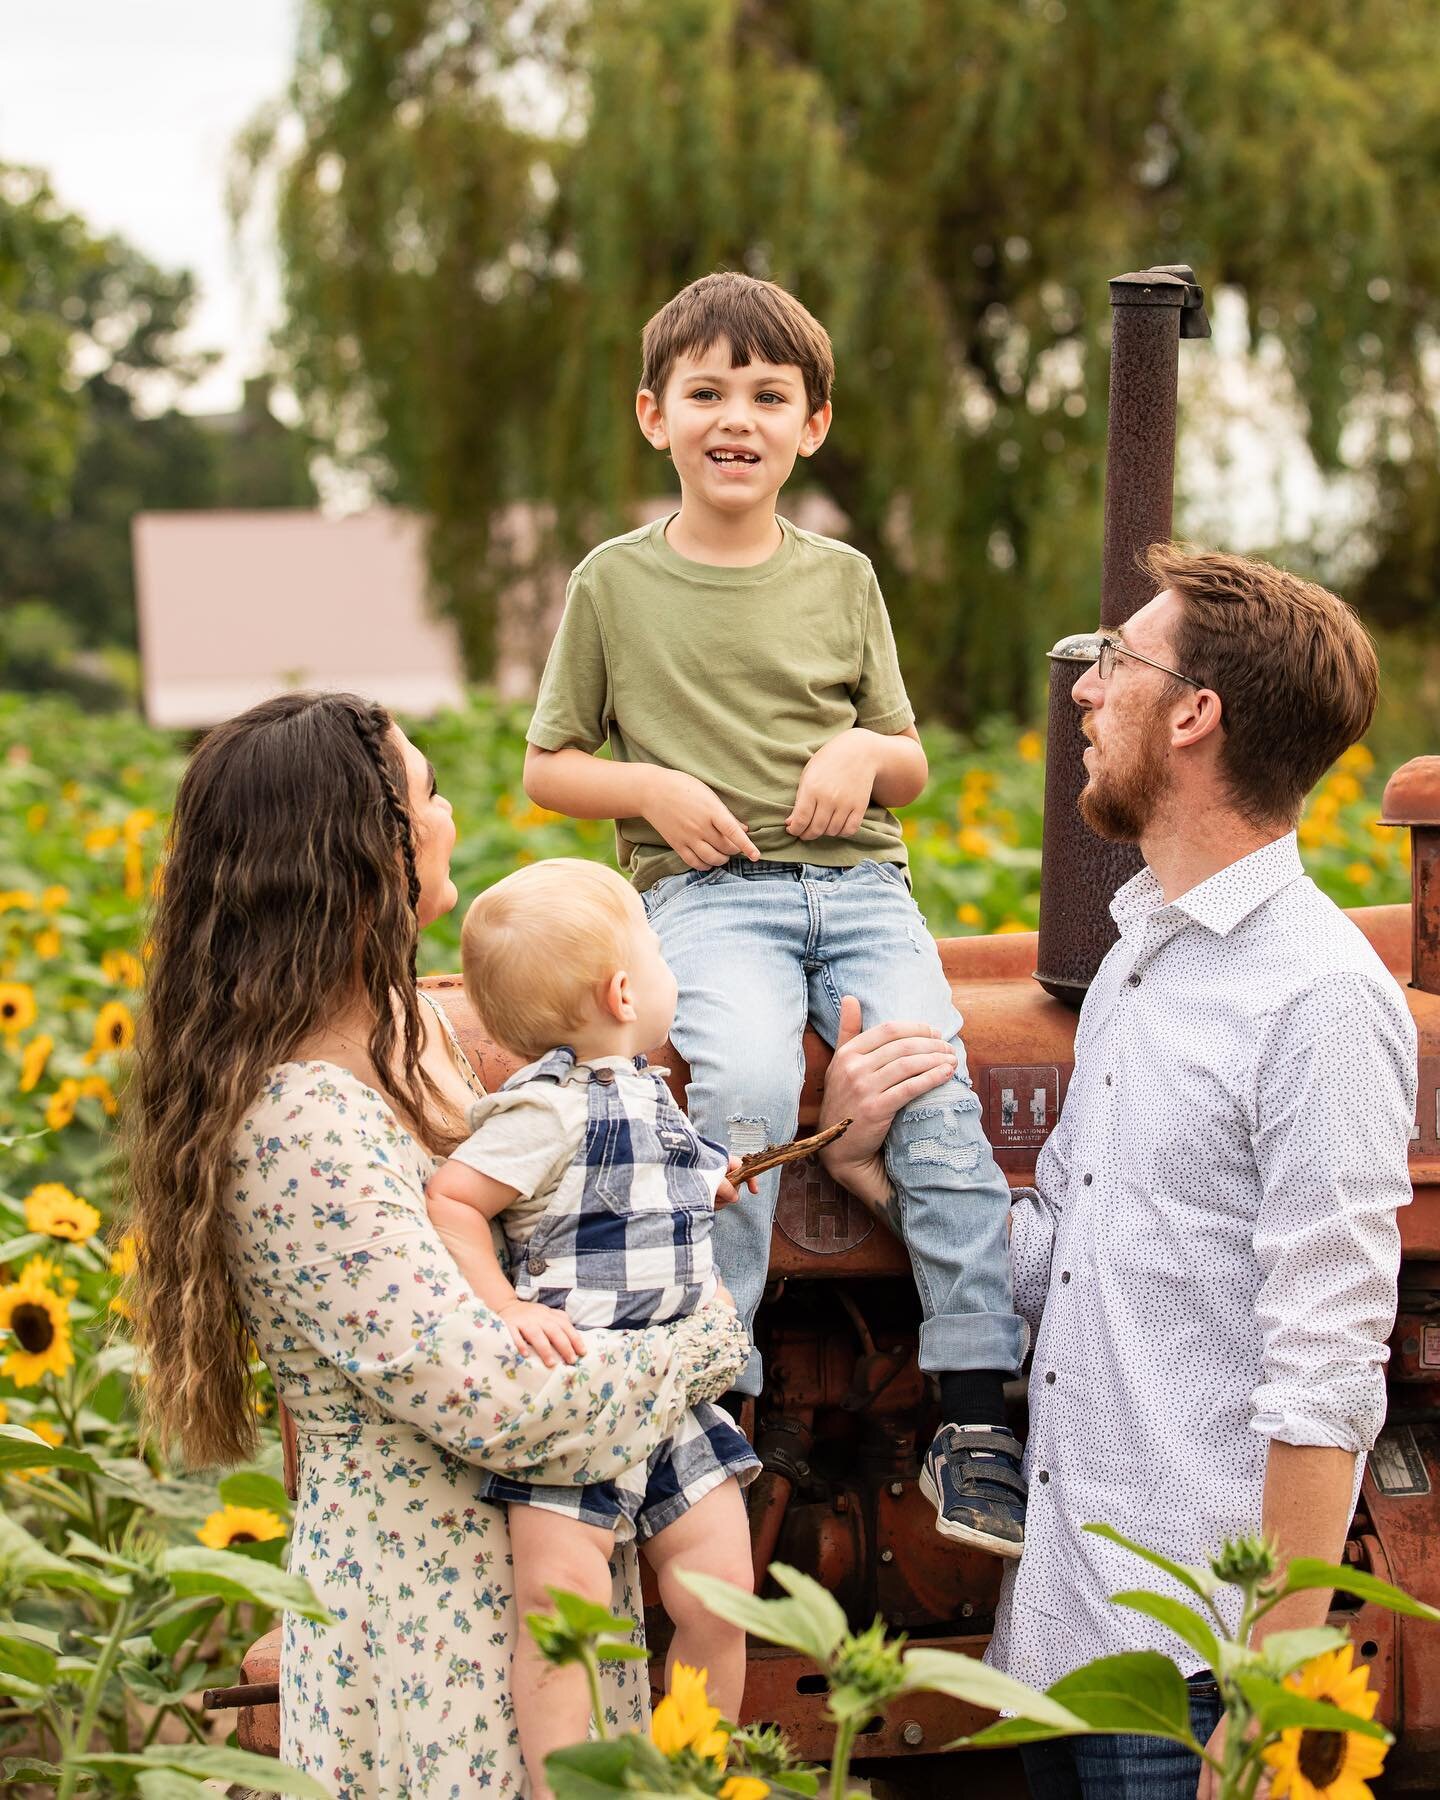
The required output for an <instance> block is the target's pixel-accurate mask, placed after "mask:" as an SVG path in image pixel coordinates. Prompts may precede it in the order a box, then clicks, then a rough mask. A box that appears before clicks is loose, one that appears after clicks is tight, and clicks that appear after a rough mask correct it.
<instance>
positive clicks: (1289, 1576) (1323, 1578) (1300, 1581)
mask: <svg viewBox="0 0 1440 1800" xmlns="http://www.w3.org/2000/svg"><path fill="white" fill-rule="evenodd" d="M1087 1529H1088V1528H1087ZM1307 1588H1334V1589H1336V1590H1337V1592H1339V1593H1342V1594H1353V1595H1354V1596H1355V1598H1356V1599H1357V1600H1372V1601H1374V1603H1375V1605H1376V1606H1384V1607H1386V1608H1388V1609H1389V1611H1391V1612H1398V1613H1406V1614H1408V1616H1409V1617H1410V1618H1412V1619H1440V1611H1437V1609H1436V1608H1435V1607H1433V1606H1426V1604H1425V1602H1424V1601H1423V1600H1416V1599H1414V1598H1412V1596H1411V1595H1409V1594H1407V1593H1404V1592H1402V1590H1401V1589H1400V1588H1397V1587H1392V1586H1391V1585H1390V1583H1389V1582H1388V1581H1381V1580H1380V1578H1379V1577H1378V1576H1376V1575H1367V1574H1366V1573H1365V1572H1364V1571H1363V1570H1362V1569H1347V1568H1345V1567H1344V1566H1343V1565H1341V1564H1340V1563H1327V1562H1318V1561H1317V1560H1316V1559H1315V1558H1314V1557H1313V1556H1297V1557H1294V1558H1292V1559H1291V1561H1290V1563H1289V1565H1288V1567H1287V1568H1286V1570H1285V1585H1284V1586H1283V1587H1282V1588H1281V1589H1280V1593H1281V1594H1298V1593H1302V1592H1303V1591H1304V1590H1305V1589H1307Z"/></svg>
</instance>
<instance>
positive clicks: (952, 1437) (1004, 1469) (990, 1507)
mask: <svg viewBox="0 0 1440 1800" xmlns="http://www.w3.org/2000/svg"><path fill="white" fill-rule="evenodd" d="M1021 1454H1022V1453H1021V1448H1020V1440H1019V1438H1017V1437H1016V1435H1015V1433H1014V1432H1013V1431H1006V1430H1005V1429H1003V1427H1002V1428H997V1427H995V1426H993V1425H942V1426H941V1427H940V1430H939V1432H938V1434H937V1435H936V1438H935V1442H934V1443H933V1444H932V1445H931V1446H930V1450H929V1454H928V1455H927V1456H926V1458H925V1465H924V1467H923V1468H922V1469H921V1471H920V1492H921V1493H922V1494H924V1496H925V1498H926V1499H927V1500H929V1501H930V1502H931V1503H932V1504H933V1505H934V1507H935V1529H936V1530H937V1531H938V1532H939V1533H940V1535H941V1537H946V1538H953V1539H954V1540H955V1541H956V1542H957V1543H960V1544H970V1545H973V1546H974V1548H975V1549H977V1550H988V1551H989V1552H990V1553H991V1555H992V1556H1008V1557H1017V1556H1019V1554H1020V1552H1021V1551H1022V1550H1023V1549H1024V1548H1025V1497H1026V1492H1027V1490H1026V1486H1025V1478H1024V1477H1023V1476H1022V1475H1021V1473H1020V1457H1021Z"/></svg>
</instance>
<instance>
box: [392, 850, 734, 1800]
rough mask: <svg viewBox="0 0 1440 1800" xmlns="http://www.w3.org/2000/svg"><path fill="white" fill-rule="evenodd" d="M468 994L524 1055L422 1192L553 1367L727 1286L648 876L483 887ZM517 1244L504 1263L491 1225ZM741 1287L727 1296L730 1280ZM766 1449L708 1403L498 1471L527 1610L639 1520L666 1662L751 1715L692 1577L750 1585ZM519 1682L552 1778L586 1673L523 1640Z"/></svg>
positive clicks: (604, 1600)
mask: <svg viewBox="0 0 1440 1800" xmlns="http://www.w3.org/2000/svg"><path fill="white" fill-rule="evenodd" d="M461 962H462V969H463V975H464V982H465V991H466V994H467V996H468V997H469V999H470V1001H471V1003H472V1005H473V1006H474V1007H475V1009H476V1011H477V1012H478V1013H479V1015H480V1017H481V1018H482V1019H483V1020H484V1022H485V1025H486V1028H487V1030H488V1031H489V1032H490V1034H491V1036H492V1037H494V1038H495V1040H496V1042H497V1043H500V1044H503V1045H504V1046H505V1047H506V1048H507V1049H509V1050H511V1051H513V1052H514V1053H515V1054H516V1055H519V1056H523V1057H525V1058H526V1061H527V1066H526V1067H525V1068H523V1069H522V1070H521V1071H520V1072H519V1073H518V1074H517V1075H516V1076H514V1077H513V1079H512V1080H510V1081H508V1082H507V1083H506V1084H505V1086H504V1087H503V1088H501V1089H500V1091H499V1092H498V1093H494V1094H489V1095H487V1096H486V1097H485V1098H484V1099H483V1100H480V1101H478V1102H477V1103H476V1105H475V1106H474V1108H473V1109H472V1113H471V1121H470V1123H471V1127H472V1135H471V1136H470V1137H469V1138H467V1139H466V1141H465V1142H464V1143H463V1144H461V1145H460V1146H459V1147H458V1148H457V1149H456V1150H455V1151H454V1152H453V1153H452V1155H451V1157H450V1159H449V1160H448V1161H447V1162H446V1163H444V1164H443V1165H442V1166H441V1168H440V1169H438V1170H437V1171H436V1173H435V1175H434V1177H433V1178H432V1180H431V1182H430V1185H429V1188H428V1189H427V1200H428V1205H429V1211H430V1217H431V1220H432V1222H433V1223H434V1225H435V1228H436V1230H437V1231H438V1232H439V1234H440V1236H441V1238H442V1239H443V1240H444V1242H445V1244H446V1245H447V1247H448V1248H449V1250H450V1253H451V1255H452V1256H453V1257H454V1258H455V1261H456V1264H457V1265H458V1267H459V1269H460V1272H461V1274H462V1275H463V1276H464V1277H465V1279H466V1280H467V1281H468V1282H469V1284H470V1286H471V1288H472V1289H473V1290H474V1292H475V1293H476V1294H477V1295H478V1296H479V1298H480V1299H482V1300H484V1301H485V1302H486V1304H487V1305H489V1306H491V1307H493V1308H494V1310H495V1311H496V1312H497V1313H498V1314H499V1315H500V1317H501V1318H502V1319H503V1320H504V1321H505V1323H506V1324H507V1325H508V1326H509V1328H510V1330H511V1333H512V1334H513V1336H514V1339H515V1342H516V1345H517V1346H518V1347H519V1348H520V1349H521V1350H522V1351H523V1352H526V1353H530V1352H533V1353H534V1354H536V1355H538V1356H539V1357H540V1358H541V1360H542V1361H543V1362H545V1363H546V1364H547V1366H553V1364H554V1362H555V1360H556V1359H557V1357H558V1358H560V1359H563V1360H564V1361H565V1362H574V1361H575V1360H576V1359H577V1358H578V1357H580V1356H581V1355H583V1353H584V1347H585V1345H584V1336H583V1332H584V1329H585V1327H586V1326H594V1327H599V1326H606V1327H617V1326H618V1327H624V1326H642V1325H651V1324H660V1323H663V1322H664V1321H666V1320H670V1319H675V1318H679V1317H682V1316H683V1315H685V1314H687V1313H689V1312H692V1311H693V1310H694V1309H695V1308H696V1307H698V1306H701V1305H703V1304H704V1303H705V1302H706V1301H708V1300H710V1299H711V1298H713V1297H714V1295H715V1294H716V1293H717V1291H722V1290H721V1289H720V1285H719V1282H718V1280H717V1277H716V1274H715V1269H714V1264H713V1259H712V1255H711V1226H712V1222H713V1219H714V1207H715V1203H716V1199H717V1196H718V1198H719V1199H720V1200H721V1201H731V1200H733V1199H734V1198H735V1193H734V1189H733V1188H732V1187H731V1185H730V1183H729V1180H728V1178H727V1175H728V1169H729V1167H730V1165H731V1161H732V1159H731V1158H730V1157H729V1156H728V1155H727V1153H726V1151H725V1150H723V1149H722V1148H721V1147H720V1146H719V1145H718V1144H714V1143H711V1142H709V1141H708V1140H707V1139H705V1138H702V1137H701V1136H700V1135H699V1134H698V1133H697V1132H696V1131H695V1130H694V1129H693V1128H692V1126H691V1124H690V1122H689V1120H688V1119H687V1118H686V1117H685V1115H684V1113H682V1112H681V1111H680V1109H679V1108H678V1107H677V1106H676V1105H675V1102H674V1101H673V1100H672V1099H671V1097H670V1093H669V1090H668V1089H667V1088H666V1086H665V1083H664V1080H663V1079H662V1076H663V1074H664V1071H663V1070H654V1069H650V1068H648V1067H647V1065H646V1061H645V1057H644V1055H643V1054H640V1053H641V1052H643V1051H645V1050H646V1049H649V1048H652V1047H653V1046H654V1045H656V1044H659V1043H662V1042H663V1041H664V1039H665V1037H666V1036H667V1034H668V1032H669V1030H670V1026H671V1023H672V1020H673V1018H674V1013H675V991H676V989H675V978H674V976H673V975H672V974H671V973H670V970H669V969H668V967H667V966H666V963H665V959H664V957H663V956H662V955H661V952H660V945H659V942H658V940H657V939H656V936H655V933H654V932H653V931H652V930H651V928H650V925H649V923H648V921H647V920H646V917H645V909H644V907H643V906H642V904H641V902H640V897H639V895H638V894H636V892H635V890H634V889H633V888H632V887H631V886H630V885H629V884H628V883H627V882H625V881H623V880H622V879H621V878H620V876H618V875H616V874H615V873H614V872H613V871H612V870H609V869H605V868H602V867H601V866H600V865H599V864H597V863H591V862H581V861H573V860H569V859H565V858H557V859H555V860H553V861H550V862H543V863H535V864H532V865H531V866H529V867H527V868H523V869H520V870H518V871H517V872H516V873H515V874H513V875H509V876H507V877H506V878H505V880H503V881H501V882H498V883H497V884H496V885H495V886H494V887H492V888H490V889H488V890H487V891H486V892H485V893H483V894H481V895H480V897H479V899H477V900H476V901H475V902H474V904H473V905H472V906H471V908H470V910H469V912H468V913H467V914H466V916H465V923H464V927H463V929H462V933H461ZM492 1220H495V1221H497V1222H498V1225H499V1229H500V1231H501V1233H502V1235H503V1238H504V1242H505V1248H506V1251H507V1254H508V1259H509V1266H510V1272H509V1279H507V1278H506V1275H505V1274H504V1272H503V1271H502V1269H501V1267H500V1263H499V1260H498V1258H497V1255H496V1251H495V1246H494V1243H493V1240H492V1235H491V1225H490V1222H491V1221H492ZM727 1297H728V1296H727ZM759 1466H760V1465H759V1462H758V1460H757V1459H756V1457H755V1454H754V1452H753V1451H752V1450H751V1448H750V1445H749V1444H748V1443H747V1441H746V1439H745V1438H744V1436H743V1435H742V1433H741V1432H740V1431H739V1430H738V1429H737V1427H736V1426H735V1425H734V1423H733V1422H732V1421H731V1419H730V1418H729V1416H728V1415H727V1414H726V1413H725V1412H723V1411H722V1410H721V1409H720V1408H718V1407H716V1406H713V1405H710V1404H708V1403H705V1404H701V1405H698V1406H696V1407H693V1408H692V1409H691V1411H690V1412H689V1414H688V1415H687V1416H686V1418H685V1420H684V1422H683V1424H682V1426H681V1428H680V1430H679V1431H678V1432H677V1433H676V1435H675V1436H674V1437H673V1438H672V1439H671V1440H670V1441H669V1442H668V1443H666V1444H663V1445H662V1446H661V1447H660V1448H659V1449H658V1450H657V1451H656V1452H655V1453H654V1454H653V1455H652V1456H651V1458H650V1460H649V1463H648V1465H647V1466H645V1467H642V1468H640V1469H637V1470H632V1471H629V1472H628V1473H627V1474H625V1475H623V1476H621V1477H619V1478H618V1479H617V1480H615V1481H606V1482H600V1483H597V1484H594V1485H592V1486H589V1487H561V1486H556V1487H548V1486H541V1485H531V1484H528V1483H526V1482H521V1481H515V1480H511V1479H509V1478H508V1477H492V1478H491V1481H490V1483H489V1494H490V1497H491V1498H492V1499H498V1500H502V1501H504V1502H506V1504H507V1507H508V1511H509V1521H510V1542H511V1551H512V1556H513V1561H514V1566H515V1598H516V1604H517V1608H518V1610H519V1612H520V1614H521V1615H522V1617H523V1615H524V1613H525V1612H526V1611H530V1610H537V1611H548V1610H549V1608H550V1605H551V1602H550V1598H549V1596H548V1594H547V1593H546V1589H547V1587H560V1588H567V1589H569V1590H570V1591H571V1592H573V1593H577V1594H581V1595H583V1596H585V1597H586V1598H587V1599H591V1600H594V1601H597V1602H599V1603H601V1604H608V1603H609V1599H610V1592H611V1580H610V1558H611V1555H612V1553H613V1549H614V1545H615V1542H616V1540H617V1538H629V1537H632V1536H633V1537H636V1538H638V1539H639V1541H640V1544H641V1546H642V1550H643V1554H644V1555H645V1557H646V1560H647V1561H648V1562H649V1564H650V1567H651V1569H652V1570H653V1572H654V1575H655V1579H656V1583H657V1585H658V1587H659V1590H660V1598H661V1600H662V1602H663V1604H664V1606H665V1610H666V1612H667V1613H668V1615H669V1617H670V1619H671V1621H672V1622H673V1624H674V1627H675V1635H674V1639H673V1642H672V1644H671V1649H670V1658H669V1666H670V1667H672V1668H673V1666H674V1664H675V1663H676V1662H677V1661H678V1662H684V1663H688V1664H690V1665H692V1666H693V1667H695V1668H703V1669H708V1671H709V1678H710V1692H711V1695H712V1698H713V1700H714V1703H715V1704H716V1705H717V1706H718V1707H719V1708H720V1710H721V1712H722V1713H723V1714H724V1715H725V1716H726V1717H728V1718H734V1717H735V1716H736V1714H737V1713H738V1711H739V1706H740V1699H741V1694H742V1691H743V1688H744V1683H745V1635H744V1633H743V1632H742V1631H739V1630H737V1629H736V1628H734V1627H733V1626H730V1625H727V1624H725V1623H724V1622H723V1621H721V1620H719V1619H717V1618H715V1617H714V1615H713V1614H711V1613H710V1612H708V1611H707V1610H706V1609H705V1607H704V1606H702V1605H701V1604H700V1602H699V1601H698V1600H696V1599H695V1598H694V1596H693V1595H691V1594H690V1593H689V1592H688V1590H687V1589H686V1588H685V1587H684V1586H683V1585H682V1584H681V1583H680V1582H679V1581H677V1580H676V1575H677V1573H678V1572H679V1571H680V1570H681V1569H698V1570H702V1571H704V1572H705V1573H707V1574H713V1575H718V1576H720V1577H722V1578H723V1579H724V1580H726V1581H730V1582H733V1583H735V1584H736V1585H737V1586H743V1587H746V1588H749V1586H750V1585H751V1568H750V1545H749V1534H748V1530H747V1525H746V1518H745V1507H744V1502H743V1500H742V1499H741V1496H740V1487H741V1485H742V1484H744V1483H748V1482H749V1481H750V1480H752V1479H753V1477H754V1476H755V1474H756V1472H757V1471H758V1469H759ZM513 1691H514V1698H515V1714H516V1721H517V1724H518V1727H519V1732H520V1747H521V1751H522V1752H523V1754H524V1757H525V1764H526V1768H527V1770H528V1771H529V1775H530V1779H531V1783H532V1787H533V1790H534V1793H535V1795H536V1796H542V1797H543V1796H545V1795H547V1794H548V1792H549V1790H548V1787H547V1785H546V1782H545V1775H544V1770H545V1758H546V1756H547V1755H548V1754H549V1752H550V1751H552V1750H555V1749H559V1748H562V1747H564V1746H565V1745H567V1744H574V1743H578V1742H580V1741H582V1740H583V1739H584V1737H585V1735H586V1726H587V1720H588V1717H589V1695H588V1691H587V1688H586V1683H585V1677H584V1672H583V1670H581V1669H579V1668H565V1669H555V1668H553V1667H551V1666H550V1665H549V1664H547V1663H546V1662H545V1661H544V1660H543V1659H542V1658H541V1657H540V1655H539V1653H538V1651H537V1649H536V1646H535V1644H534V1642H533V1640H532V1639H531V1637H530V1634H529V1633H528V1632H527V1631H525V1630H524V1629H523V1628H522V1630H521V1631H520V1632H519V1634H518V1636H517V1644H516V1651H515V1665H514V1686H513Z"/></svg>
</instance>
